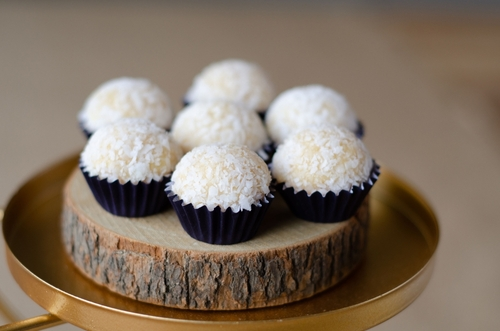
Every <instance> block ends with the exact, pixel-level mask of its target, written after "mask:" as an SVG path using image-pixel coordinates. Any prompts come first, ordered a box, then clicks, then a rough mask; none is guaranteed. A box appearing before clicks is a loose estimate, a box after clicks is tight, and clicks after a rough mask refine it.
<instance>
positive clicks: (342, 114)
mask: <svg viewBox="0 0 500 331" xmlns="http://www.w3.org/2000/svg"><path fill="white" fill-rule="evenodd" d="M265 121H266V126H267V129H268V132H269V135H270V136H271V138H272V139H273V140H274V142H276V143H277V144H281V143H283V141H284V140H285V138H286V137H288V136H289V135H290V134H292V133H294V132H298V131H300V130H303V129H307V128H313V127H325V126H326V127H330V126H342V127H345V128H347V129H349V130H350V131H353V132H355V131H357V130H358V125H359V124H358V120H357V117H356V114H355V113H354V111H353V110H352V109H351V107H350V106H349V104H348V103H347V101H346V99H345V98H344V97H343V96H342V95H340V94H339V93H337V92H336V91H334V90H332V89H331V88H328V87H325V86H322V85H307V86H300V87H295V88H292V89H289V90H287V91H285V92H283V93H281V94H280V95H279V96H278V97H277V98H276V99H275V100H274V101H273V102H272V103H271V105H270V106H269V110H268V111H267V113H266V119H265Z"/></svg>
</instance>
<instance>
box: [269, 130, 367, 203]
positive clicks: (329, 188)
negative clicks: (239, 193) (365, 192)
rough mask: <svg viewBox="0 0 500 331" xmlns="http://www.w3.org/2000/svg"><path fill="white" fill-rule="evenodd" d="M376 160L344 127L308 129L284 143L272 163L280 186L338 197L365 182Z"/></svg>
mask: <svg viewBox="0 0 500 331" xmlns="http://www.w3.org/2000/svg"><path fill="white" fill-rule="evenodd" d="M372 167H373V160H372V158H371V156H370V153H369V152H368V150H367V149H366V147H365V145H364V144H363V142H362V141H361V140H360V139H358V138H357V137H356V136H355V135H354V134H353V133H352V132H351V131H349V130H347V129H345V128H341V127H331V128H323V129H306V130H303V131H300V132H298V133H296V134H294V135H292V136H290V137H289V138H287V139H286V140H285V142H284V143H283V144H282V145H280V146H279V147H278V150H277V151H276V153H275V154H274V157H273V162H272V175H273V177H274V178H276V180H277V182H278V183H285V188H286V187H293V188H294V190H295V192H299V191H301V190H304V191H306V192H307V194H308V195H311V194H313V193H314V192H320V193H321V195H322V196H325V195H326V194H327V193H328V192H333V193H335V194H339V193H340V191H342V190H345V191H350V190H351V189H352V187H353V186H360V185H361V184H362V183H363V182H366V181H367V180H368V179H369V177H370V173H371V170H372Z"/></svg>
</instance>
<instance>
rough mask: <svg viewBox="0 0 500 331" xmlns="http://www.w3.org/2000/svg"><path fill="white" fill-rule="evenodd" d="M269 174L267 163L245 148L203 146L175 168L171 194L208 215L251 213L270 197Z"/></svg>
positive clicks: (237, 146)
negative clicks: (250, 211) (255, 206)
mask: <svg viewBox="0 0 500 331" xmlns="http://www.w3.org/2000/svg"><path fill="white" fill-rule="evenodd" d="M270 183H271V174H270V172H269V169H268V167H267V165H266V163H265V162H264V161H263V160H262V158H260V157H259V156H258V155H257V154H256V153H255V152H253V151H251V150H249V149H248V148H247V147H245V146H239V145H234V144H223V145H203V146H199V147H196V148H194V149H193V150H192V151H191V152H189V153H187V154H186V155H184V157H183V158H182V159H181V160H180V162H179V163H178V164H177V166H176V168H175V171H174V173H173V174H172V186H171V191H172V192H173V193H174V194H176V195H178V197H179V199H182V200H183V201H184V204H192V205H193V206H194V208H200V207H203V206H206V207H207V209H208V210H209V211H213V210H214V208H216V207H220V208H221V210H222V211H226V210H227V209H228V208H231V210H232V212H233V213H237V212H239V211H243V210H251V209H252V205H258V204H259V201H260V200H262V199H264V198H265V197H266V195H267V194H269V191H270V190H269V185H270Z"/></svg>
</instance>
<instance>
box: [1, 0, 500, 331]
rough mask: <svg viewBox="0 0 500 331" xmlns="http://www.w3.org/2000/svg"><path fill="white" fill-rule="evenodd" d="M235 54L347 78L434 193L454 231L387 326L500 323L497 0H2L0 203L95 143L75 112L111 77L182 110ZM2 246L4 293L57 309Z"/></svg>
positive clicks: (381, 154)
mask: <svg viewBox="0 0 500 331" xmlns="http://www.w3.org/2000/svg"><path fill="white" fill-rule="evenodd" d="M225 58H243V59H247V60H250V61H253V62H256V63H258V64H260V65H261V66H262V67H263V68H264V69H265V70H266V71H267V72H268V73H269V74H270V76H271V78H272V80H273V81H274V83H275V85H276V88H277V90H278V91H283V90H285V89H288V88H290V87H293V86H298V85H305V84H311V83H319V84H324V85H327V86H330V87H333V88H335V89H337V90H338V91H340V92H341V93H343V94H344V95H345V96H346V97H347V98H348V100H349V101H350V102H351V104H352V106H353V108H354V109H355V111H356V112H357V114H358V116H359V118H360V119H361V120H362V121H363V123H364V125H365V128H366V138H365V143H366V144H367V146H368V148H369V150H370V152H371V154H372V155H373V156H374V157H375V158H376V159H377V160H379V161H380V162H382V163H383V164H385V165H386V166H388V167H390V168H391V169H393V170H394V171H395V172H396V173H398V174H399V175H401V176H402V177H403V178H404V179H405V180H407V181H408V182H409V183H411V184H412V185H413V186H414V187H415V188H417V189H418V190H419V191H420V192H421V193H422V194H423V195H424V196H425V197H426V199H427V200H428V201H429V202H430V204H431V205H432V206H433V208H434V210H435V212H436V214H437V216H438V218H439V221H440V226H441V231H442V236H441V240H440V245H439V248H438V253H437V261H436V267H435V270H434V274H433V277H432V279H431V281H430V283H429V285H428V287H427V289H426V290H425V291H424V293H423V294H422V295H421V296H420V297H419V298H418V299H417V300H416V301H415V302H414V303H413V304H412V305H411V306H410V307H408V308H407V309H406V310H404V311H403V312H402V313H400V314H398V315H397V316H396V317H394V318H392V319H391V320H389V321H387V322H385V323H383V324H381V325H379V326H377V327H375V328H374V329H375V330H473V329H474V330H494V329H499V328H500V319H499V318H498V316H497V315H498V311H499V309H500V286H498V281H499V280H500V264H499V263H498V252H499V249H500V244H499V243H498V242H499V235H500V220H499V209H500V207H499V206H500V204H499V203H498V201H499V198H500V175H499V171H500V148H499V147H500V60H499V59H500V12H499V11H498V8H497V10H496V11H495V10H478V11H470V10H467V11H465V10H456V11H450V10H445V9H443V8H441V9H438V10H435V9H434V10H431V9H426V10H423V9H420V10H416V9H412V10H410V9H408V8H398V9H395V8H389V7H382V8H378V7H377V8H374V7H367V6H363V5H362V3H357V5H356V6H354V7H352V6H351V7H349V6H346V5H342V6H339V5H337V6H332V5H329V4H328V2H324V1H318V2H312V3H309V2H305V1H304V2H301V1H293V2H285V1H273V2H260V1H259V2H243V1H236V2H225V1H218V2H213V3H212V2H211V3H210V5H208V3H207V2H202V1H198V2H192V1H190V2H180V1H179V2H160V1H142V2H133V1H126V2H120V3H119V4H117V3H114V2H111V1H109V2H97V1H90V2H83V1H82V2H77V1H70V2H62V1H61V2H57V1H52V2H35V1H32V2H30V1H28V2H25V1H23V2H21V1H17V2H14V1H10V2H9V1H2V2H0V153H1V155H2V157H1V158H0V171H1V175H0V206H5V205H6V204H7V202H8V200H9V197H10V196H11V195H12V194H13V193H14V192H15V190H16V188H17V187H19V186H20V185H22V183H23V182H24V181H26V180H28V179H29V178H30V177H32V176H33V175H34V174H36V173H37V172H39V171H40V170H42V169H44V168H45V167H47V166H49V165H51V164H53V163H55V162H57V161H59V160H61V159H63V158H65V157H67V156H69V155H73V154H75V153H78V152H80V151H81V149H82V147H83V145H84V138H83V135H82V134H81V132H80V131H79V128H78V125H77V121H76V115H77V113H78V111H79V110H80V108H81V107H82V104H83V102H84V100H85V98H86V97H87V96H88V95H89V94H90V92H92V90H93V89H95V88H96V87H97V86H98V85H99V84H100V83H102V82H104V81H106V80H109V79H111V78H115V77H120V76H132V77H146V78H149V79H150V80H152V81H153V82H155V83H157V84H158V85H159V86H160V87H161V88H163V89H164V90H165V91H166V92H167V93H168V94H169V96H170V98H171V99H172V101H173V103H174V104H175V105H176V108H177V109H180V108H181V102H180V101H181V99H182V96H183V94H184V92H185V91H186V89H187V88H188V87H189V85H190V83H191V81H192V79H193V77H194V76H195V75H196V74H197V73H198V72H199V71H200V70H201V69H202V68H203V67H204V66H206V65H207V64H209V63H211V62H213V61H217V60H221V59H225ZM0 247H1V248H0V296H1V297H2V298H3V299H5V300H7V301H8V302H9V303H10V305H11V306H12V307H13V310H14V311H15V313H17V314H18V315H19V316H20V317H22V318H26V317H30V316H35V315H39V314H42V313H44V311H43V309H41V308H40V307H38V306H37V305H36V304H35V303H33V302H32V301H31V300H30V299H29V298H28V297H27V296H26V295H25V294H24V293H23V292H22V291H21V290H20V289H19V287H18V286H17V284H16V283H15V281H14V280H13V279H12V277H11V276H10V274H9V271H8V268H7V266H6V263H5V258H4V255H5V254H4V245H0ZM5 323H7V319H6V318H4V317H3V316H1V315H0V325H1V324H5ZM55 329H57V330H71V329H76V328H75V327H73V326H70V325H62V326H59V327H57V328H55Z"/></svg>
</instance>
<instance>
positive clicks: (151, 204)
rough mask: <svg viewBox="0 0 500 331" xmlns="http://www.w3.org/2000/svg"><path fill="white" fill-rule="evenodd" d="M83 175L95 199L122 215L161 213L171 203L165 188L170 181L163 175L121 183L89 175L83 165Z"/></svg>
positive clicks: (137, 215)
mask: <svg viewBox="0 0 500 331" xmlns="http://www.w3.org/2000/svg"><path fill="white" fill-rule="evenodd" d="M80 169H81V170H82V173H83V176H84V177H85V180H86V181H87V184H88V185H89V187H90V190H91V191H92V193H93V194H94V197H95V199H96V200H97V202H98V203H99V204H100V205H101V207H102V208H104V209H105V210H106V211H108V212H109V213H111V214H113V215H116V216H122V217H144V216H149V215H154V214H157V213H160V212H162V211H164V210H165V209H167V208H168V206H169V205H170V203H169V201H168V198H167V197H166V196H165V192H163V189H164V187H165V185H166V184H167V183H168V182H169V181H170V176H169V177H163V180H162V181H159V182H158V181H155V180H152V181H151V182H150V183H144V182H139V183H138V184H137V185H134V184H132V183H131V182H126V183H125V184H120V182H119V181H118V180H116V181H114V182H112V183H109V182H108V181H107V179H99V177H98V176H93V177H91V176H89V174H88V172H86V171H84V170H83V168H82V167H80Z"/></svg>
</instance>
